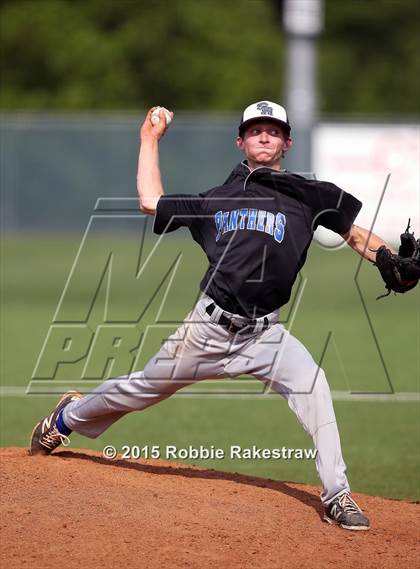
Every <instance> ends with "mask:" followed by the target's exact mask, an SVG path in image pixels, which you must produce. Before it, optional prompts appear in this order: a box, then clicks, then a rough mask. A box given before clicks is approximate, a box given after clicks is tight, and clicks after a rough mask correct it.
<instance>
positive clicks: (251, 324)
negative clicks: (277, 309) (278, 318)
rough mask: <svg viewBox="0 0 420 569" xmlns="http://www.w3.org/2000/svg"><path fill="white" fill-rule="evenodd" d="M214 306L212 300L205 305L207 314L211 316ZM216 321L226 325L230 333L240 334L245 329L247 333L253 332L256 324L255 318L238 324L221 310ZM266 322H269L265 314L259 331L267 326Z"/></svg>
mask: <svg viewBox="0 0 420 569" xmlns="http://www.w3.org/2000/svg"><path fill="white" fill-rule="evenodd" d="M215 308H216V305H215V304H214V302H212V303H210V304H208V305H207V306H206V312H207V314H208V315H209V316H211V315H212V314H213V312H214V309H215ZM217 323H218V324H220V325H221V326H224V327H226V329H227V331H228V332H230V333H231V334H242V333H243V332H245V331H247V333H248V334H252V333H253V332H255V328H256V327H257V325H258V321H257V320H246V321H245V322H244V323H243V324H239V325H238V324H234V323H233V321H232V319H231V318H228V317H227V316H225V314H224V313H223V312H222V314H221V315H220V317H219V320H218V322H217ZM268 324H269V322H268V318H267V317H266V316H264V323H263V327H262V329H261V332H262V331H263V330H266V329H267V328H268Z"/></svg>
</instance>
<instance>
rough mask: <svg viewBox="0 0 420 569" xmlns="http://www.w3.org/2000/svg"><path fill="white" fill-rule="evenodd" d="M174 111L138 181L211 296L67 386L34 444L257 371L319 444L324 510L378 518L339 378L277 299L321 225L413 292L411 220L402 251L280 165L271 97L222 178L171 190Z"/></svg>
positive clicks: (42, 449)
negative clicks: (153, 344)
mask: <svg viewBox="0 0 420 569" xmlns="http://www.w3.org/2000/svg"><path fill="white" fill-rule="evenodd" d="M172 119H173V113H170V112H168V111H167V110H166V109H157V108H156V107H153V108H152V109H150V110H149V112H148V114H147V116H146V119H145V121H144V124H143V125H142V127H141V132H140V137H141V145H140V153H139V162H138V175H137V189H138V193H139V204H140V209H141V211H143V212H144V213H146V214H149V215H151V216H154V226H153V229H154V232H155V233H157V234H162V233H168V232H171V231H175V230H176V229H178V228H179V227H187V228H188V229H189V231H190V232H191V235H192V237H193V239H194V240H195V241H196V242H197V243H198V244H199V245H200V246H201V248H202V249H203V251H204V252H205V254H206V256H207V258H208V261H209V266H208V269H207V271H206V273H205V275H204V277H203V279H202V281H201V284H200V290H201V293H202V294H201V296H200V300H199V301H198V303H197V304H196V305H195V307H194V308H193V310H192V311H191V313H190V314H188V315H187V317H186V318H185V320H184V322H183V324H182V325H181V326H180V327H179V328H178V329H177V330H176V332H175V333H174V334H172V335H171V336H170V337H169V338H168V339H167V340H166V342H165V343H164V345H163V346H162V348H161V349H160V350H159V351H158V353H157V354H155V356H153V357H152V359H151V360H150V361H149V362H148V363H147V365H146V367H145V369H144V370H143V371H137V372H134V373H131V374H130V375H128V376H122V377H118V378H116V379H111V380H108V381H105V382H104V383H103V384H102V385H101V386H99V387H98V388H97V389H95V390H94V391H93V392H92V393H91V394H89V395H86V396H84V397H82V396H81V395H80V394H79V393H77V392H74V391H73V392H68V393H66V394H65V395H64V396H63V397H62V398H61V400H60V401H59V403H58V404H57V406H56V407H55V409H53V411H52V412H51V413H50V414H49V415H47V416H46V417H45V418H44V419H42V420H41V421H40V422H39V423H38V424H37V425H36V426H35V427H34V430H33V432H32V436H31V443H30V446H31V453H32V454H38V453H42V454H49V453H51V452H52V451H53V450H54V449H55V448H57V447H58V446H59V445H60V444H68V443H69V440H68V437H69V435H70V433H71V432H72V431H76V432H78V433H80V434H82V435H85V436H87V437H91V438H95V437H98V436H99V435H100V434H101V433H103V432H104V431H105V430H106V429H107V428H108V427H109V426H110V425H112V424H113V423H114V422H115V421H117V420H118V419H120V418H121V417H123V416H124V415H125V414H126V413H129V412H131V411H139V410H142V409H146V408H147V407H149V406H151V405H155V404H156V403H158V402H159V401H162V400H164V399H166V398H168V397H170V396H171V395H172V394H174V393H175V392H176V391H178V390H179V389H181V388H183V387H185V386H187V385H190V384H192V383H194V382H197V381H201V380H205V379H210V378H215V379H217V378H226V377H237V376H240V375H243V374H247V375H252V376H254V377H255V378H257V379H258V380H260V381H261V382H263V383H264V384H265V385H267V386H268V387H270V388H271V389H272V390H274V391H275V392H277V393H279V394H280V395H282V396H283V397H284V398H285V399H287V401H288V404H289V406H290V408H291V410H292V411H293V412H294V413H295V414H296V416H297V418H298V420H299V421H300V423H301V424H302V426H303V428H304V429H305V431H306V432H307V433H308V434H309V435H310V436H311V437H312V439H313V442H314V445H315V447H316V449H317V459H316V467H317V471H318V474H319V477H320V480H321V483H322V493H321V500H322V503H323V506H324V512H325V513H324V519H325V521H327V522H329V523H331V524H338V525H339V526H340V527H342V528H345V529H349V530H367V529H369V521H368V519H367V518H366V517H365V516H364V515H363V513H362V511H361V509H360V508H359V506H358V505H357V504H356V502H355V501H354V500H353V499H352V497H351V493H350V486H349V482H348V480H347V476H346V465H345V463H344V460H343V456H342V451H341V446H340V438H339V433H338V429H337V423H336V418H335V414H334V409H333V404H332V400H331V394H330V389H329V386H328V383H327V380H326V377H325V373H324V371H323V370H322V369H321V368H320V367H319V366H318V365H317V363H316V362H315V361H314V360H313V358H312V356H311V354H310V353H309V352H308V350H307V349H306V348H305V346H303V344H302V343H301V342H300V341H299V340H298V339H297V338H295V337H293V336H292V335H291V334H290V333H289V332H288V331H287V330H286V329H285V328H284V326H283V325H282V324H280V323H279V310H280V308H281V307H282V306H283V305H285V304H286V303H287V302H288V300H289V298H290V294H291V290H292V286H293V283H294V282H295V279H296V276H297V274H298V272H299V270H300V269H301V267H302V266H303V265H304V263H305V260H306V255H307V251H308V248H309V246H310V244H311V242H312V238H313V234H314V231H315V229H316V228H317V227H318V226H319V225H322V226H323V227H326V228H328V229H330V230H332V231H334V232H335V233H337V234H339V235H341V236H342V237H343V239H345V241H346V242H347V244H348V245H349V246H350V247H351V248H352V249H354V250H355V251H356V252H357V253H358V254H360V255H362V256H363V257H365V258H366V259H367V260H369V261H370V262H372V263H374V264H376V265H377V266H378V268H379V270H380V272H381V275H382V277H383V279H384V281H385V284H386V287H387V289H388V292H390V291H391V290H392V291H395V292H399V293H404V292H406V291H407V290H410V289H411V288H413V287H414V286H415V285H416V284H417V282H418V280H419V278H420V261H419V256H420V255H419V251H420V240H418V241H416V239H415V238H414V235H413V234H412V233H410V232H409V228H407V230H406V231H405V233H404V234H403V235H402V237H401V240H402V242H401V246H400V248H399V251H398V254H397V253H396V252H395V251H393V250H392V248H391V247H390V246H389V245H387V244H386V243H385V242H384V241H383V240H382V239H381V238H380V237H378V236H376V235H374V234H372V233H370V232H369V231H368V230H366V229H363V228H362V227H358V226H357V225H355V224H354V221H355V219H356V216H357V214H358V212H359V210H360V208H361V207H362V204H361V202H360V201H359V200H358V199H356V198H355V197H354V196H352V195H351V194H349V193H347V192H345V191H343V190H342V189H340V188H338V187H337V186H335V185H334V184H332V183H328V182H322V181H317V180H307V179H305V178H303V177H301V176H299V175H297V174H293V173H291V172H288V171H286V170H284V169H282V167H281V162H282V158H283V157H284V155H285V154H286V152H288V151H289V150H290V148H291V147H292V138H291V126H290V124H289V120H288V117H287V113H286V110H285V109H284V108H283V107H282V106H280V105H278V104H276V103H272V102H269V101H260V102H257V103H254V104H252V105H250V106H248V107H247V108H246V109H245V111H244V112H243V115H242V119H241V121H240V124H239V131H238V135H237V138H236V144H237V147H238V149H239V150H240V151H242V152H243V154H244V157H245V159H244V160H243V161H242V162H241V163H240V164H238V165H237V166H236V167H235V168H234V169H233V170H232V172H231V174H230V175H229V177H228V179H227V180H226V181H225V182H224V183H223V184H222V185H219V186H216V187H214V188H211V189H210V190H208V191H205V192H203V193H200V194H197V195H190V194H178V195H165V194H164V189H163V186H162V180H161V175H160V168H159V140H160V139H161V137H162V136H163V135H164V134H165V132H166V130H167V128H168V126H169V123H170V122H171V121H172Z"/></svg>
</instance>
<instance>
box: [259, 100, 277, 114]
mask: <svg viewBox="0 0 420 569" xmlns="http://www.w3.org/2000/svg"><path fill="white" fill-rule="evenodd" d="M257 109H258V110H259V111H260V112H261V114H262V115H270V116H271V117H272V116H273V107H270V105H269V104H268V103H266V102H262V103H258V105H257Z"/></svg>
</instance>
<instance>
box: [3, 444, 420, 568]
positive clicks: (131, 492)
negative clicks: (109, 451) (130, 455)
mask: <svg viewBox="0 0 420 569" xmlns="http://www.w3.org/2000/svg"><path fill="white" fill-rule="evenodd" d="M0 461H1V476H2V478H1V489H2V501H1V518H0V519H1V525H2V536H1V537H2V539H1V566H2V567H7V568H8V569H13V568H15V567H26V568H27V567H42V568H43V569H49V568H54V569H55V568H56V567H65V568H66V569H72V568H80V567H89V568H92V569H93V568H100V569H107V568H111V567H112V568H113V567H117V566H121V567H133V568H136V569H137V568H140V567H144V568H147V569H155V568H159V569H173V568H178V567H183V568H200V569H207V568H217V569H220V568H224V567H230V568H237V569H248V568H253V569H270V568H272V569H274V568H276V569H280V568H283V567H284V568H287V569H293V568H296V569H297V568H299V569H301V568H302V567H312V568H315V569H316V568H320V569H325V568H326V567H340V568H347V567H348V568H350V567H351V569H354V568H355V567H381V568H382V569H384V568H387V567H390V568H392V569H395V567H396V566H399V567H404V568H408V567H417V566H418V565H417V563H418V560H419V555H420V549H419V546H418V541H417V539H418V530H419V513H420V509H419V505H418V504H413V503H407V502H399V501H395V500H385V499H383V498H375V497H371V496H364V495H358V494H355V498H356V500H357V501H358V502H359V503H360V505H361V506H362V507H363V508H364V510H365V511H366V513H367V515H368V516H369V518H370V520H371V524H372V529H371V530H370V531H368V532H348V531H345V530H342V529H339V528H337V527H332V526H330V525H328V524H326V523H325V522H322V521H321V508H320V503H319V498H318V496H319V488H316V487H313V486H306V485H303V484H295V483H289V482H287V483H286V482H278V481H272V480H264V479H262V478H253V477H250V476H242V475H239V474H229V473H225V472H217V471H213V470H205V469H202V468H198V467H194V466H188V465H182V464H177V463H176V464H174V463H169V462H165V461H161V460H158V461H151V460H148V461H144V460H141V461H125V460H124V461H123V460H117V461H113V462H110V461H107V460H105V459H103V458H102V457H101V456H100V454H99V453H94V452H90V451H89V452H87V451H83V450H71V451H66V450H62V451H59V452H57V453H56V454H54V455H52V456H49V457H42V456H40V457H31V456H28V454H27V451H26V450H25V449H17V448H9V449H1V450H0Z"/></svg>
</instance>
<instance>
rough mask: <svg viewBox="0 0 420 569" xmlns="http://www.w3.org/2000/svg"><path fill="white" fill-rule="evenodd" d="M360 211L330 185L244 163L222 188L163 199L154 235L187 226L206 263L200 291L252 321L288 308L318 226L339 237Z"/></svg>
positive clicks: (356, 202)
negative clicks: (294, 285)
mask: <svg viewBox="0 0 420 569" xmlns="http://www.w3.org/2000/svg"><path fill="white" fill-rule="evenodd" d="M361 207H362V204H361V202H360V201H359V200H357V199H356V198H355V197H353V196H352V195H351V194H348V193H347V192H345V191H344V190H341V189H340V188H338V187H337V186H335V185H334V184H331V183H328V182H321V181H317V180H307V179H306V178H303V177H302V176H299V175H297V174H292V173H290V172H287V171H280V172H277V171H275V170H273V169H271V168H265V167H260V168H256V169H255V170H252V171H251V170H250V169H249V167H248V166H247V165H246V163H245V162H242V163H241V164H238V166H237V167H236V168H235V169H234V170H233V171H232V173H231V175H230V176H229V178H228V179H227V180H226V182H225V183H224V184H223V185H222V186H218V187H216V188H212V189H210V190H208V191H206V192H203V193H200V194H198V195H191V194H175V195H167V196H162V197H161V198H160V199H159V202H158V204H157V210H156V217H155V222H154V227H153V230H154V232H155V233H157V234H162V233H164V232H170V231H174V230H175V229H178V228H179V227H182V226H186V227H188V228H189V230H190V232H191V234H192V237H193V238H194V240H195V241H197V243H199V245H200V246H201V247H202V249H203V250H204V252H205V253H206V255H207V258H208V261H209V267H208V269H207V272H206V274H205V275H204V278H203V280H202V281H201V284H200V288H201V290H202V291H203V292H205V293H206V294H207V295H208V296H210V297H211V298H213V300H214V301H215V302H216V303H217V304H218V305H219V306H220V307H221V308H223V309H224V310H226V311H228V312H232V313H235V314H240V315H242V316H246V317H248V318H256V317H260V316H263V315H265V314H268V313H270V312H273V311H274V310H276V309H278V308H279V307H281V306H283V305H284V304H286V303H287V302H288V300H289V298H290V294H291V290H292V286H293V283H294V282H295V279H296V276H297V274H298V272H299V270H300V268H301V267H302V266H303V264H304V263H305V260H306V254H307V250H308V247H309V245H310V243H311V241H312V237H313V232H314V231H315V229H316V228H317V226H318V225H322V226H324V227H326V228H328V229H331V230H332V231H335V232H336V233H338V234H341V235H342V234H344V233H346V232H347V231H348V230H349V229H350V228H351V226H352V224H353V222H354V220H355V218H356V216H357V214H358V212H359V211H360V208H361Z"/></svg>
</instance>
